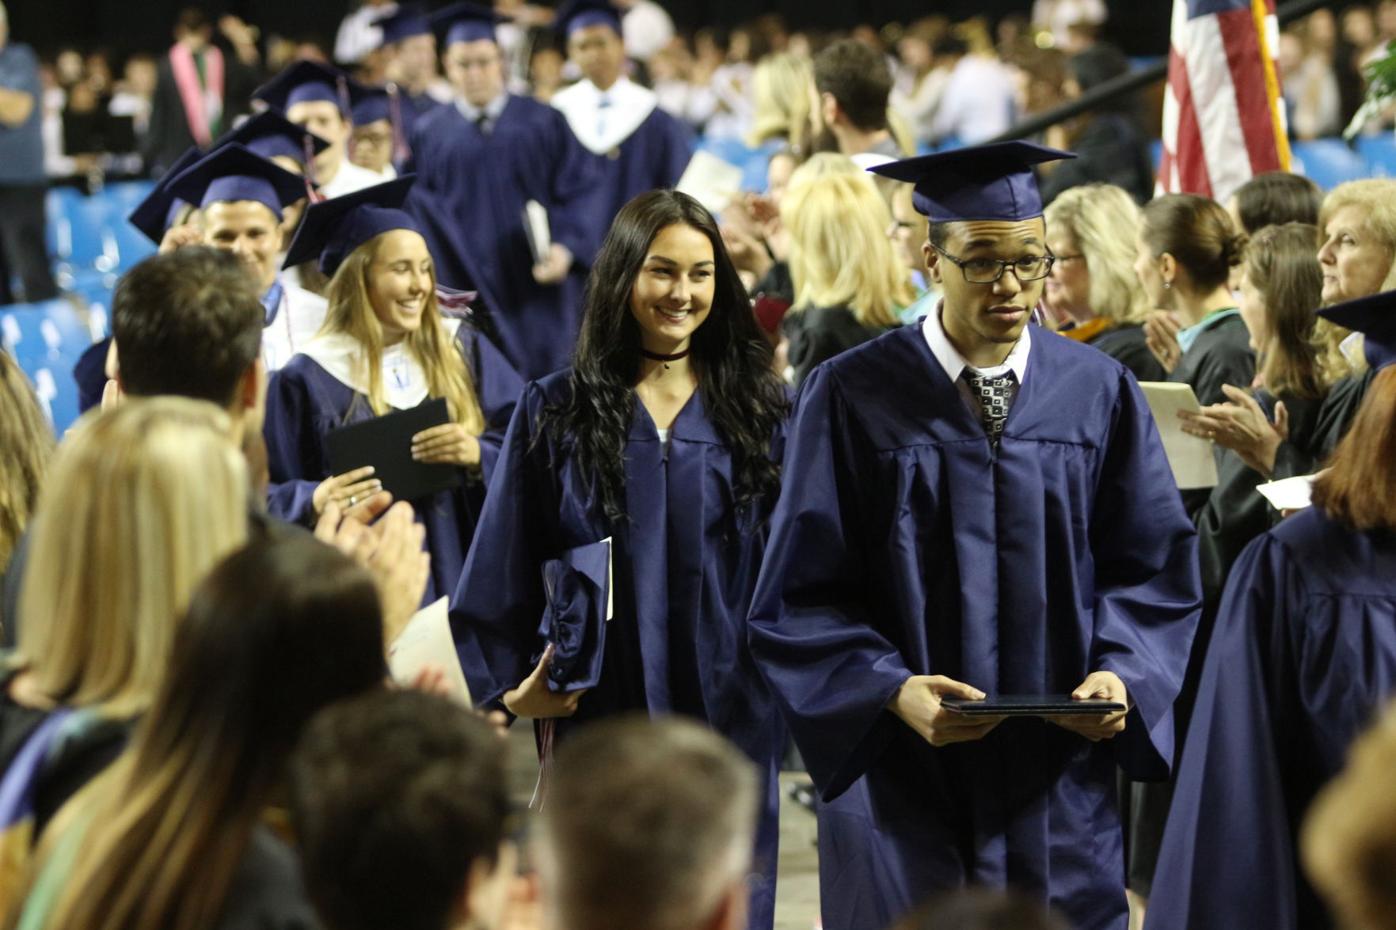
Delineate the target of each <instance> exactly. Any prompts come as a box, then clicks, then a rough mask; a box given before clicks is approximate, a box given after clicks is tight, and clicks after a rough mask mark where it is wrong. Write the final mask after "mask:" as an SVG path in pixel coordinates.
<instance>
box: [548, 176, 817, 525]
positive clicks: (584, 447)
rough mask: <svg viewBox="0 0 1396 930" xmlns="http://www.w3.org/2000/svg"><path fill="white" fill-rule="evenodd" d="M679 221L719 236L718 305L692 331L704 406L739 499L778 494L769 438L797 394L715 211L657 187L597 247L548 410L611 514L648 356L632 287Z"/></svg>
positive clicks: (619, 217)
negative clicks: (565, 383) (789, 389)
mask: <svg viewBox="0 0 1396 930" xmlns="http://www.w3.org/2000/svg"><path fill="white" fill-rule="evenodd" d="M674 225H684V226H691V227H693V228H694V229H696V230H698V231H699V232H701V233H702V234H703V235H705V236H707V237H708V241H709V242H711V243H712V246H713V260H714V263H715V265H716V271H715V274H714V278H713V281H714V285H715V286H714V291H713V302H712V308H711V310H710V312H709V314H708V317H707V319H706V320H704V321H703V324H702V325H701V326H699V327H698V329H697V330H696V331H695V332H694V333H693V338H692V352H691V355H690V356H689V357H690V358H691V359H692V364H693V366H694V369H695V371H696V373H697V376H698V392H699V395H700V397H701V398H702V401H703V408H704V410H705V411H706V412H707V415H708V417H709V419H710V420H711V421H712V424H713V426H714V427H715V429H716V430H717V434H718V435H719V436H720V437H721V438H722V439H723V441H724V442H726V443H727V445H728V447H729V448H730V449H731V451H732V464H733V484H734V490H735V494H736V504H737V507H738V508H739V509H741V508H743V507H746V506H748V505H750V504H752V503H754V502H755V501H757V500H758V499H760V498H762V497H765V496H766V495H774V494H775V492H776V491H777V489H778V488H779V486H780V466H779V465H778V464H777V463H776V462H774V461H773V460H772V459H771V454H770V448H771V440H772V437H773V436H774V435H775V430H776V428H777V427H778V426H779V425H780V423H781V422H782V421H783V420H784V419H785V417H786V416H787V415H788V414H789V409H790V404H789V401H788V399H787V397H786V393H785V387H784V385H783V383H782V382H781V380H780V379H779V378H778V377H777V376H776V374H775V371H774V369H773V368H772V364H771V351H772V350H771V345H770V343H769V342H767V341H766V338H765V337H764V336H763V335H762V333H761V329H760V327H759V326H758V325H757V322H756V316H755V314H753V313H752V310H751V300H750V299H749V298H748V297H747V293H746V288H745V287H743V286H742V282H741V279H740V278H739V277H738V276H737V270H736V268H734V267H733V265H732V260H731V259H730V258H729V257H728V255H727V250H726V249H725V248H724V247H723V244H722V235H721V233H719V232H718V229H717V223H716V222H715V221H714V220H713V217H712V214H711V213H709V212H708V211H707V210H706V209H704V208H703V206H702V205H701V204H699V203H698V201H696V200H694V199H693V198H692V197H690V196H688V195H687V194H682V193H679V192H678V191H672V190H655V191H650V192H648V193H645V194H640V195H639V196H638V197H636V198H634V199H633V200H631V201H630V202H629V203H627V204H626V205H625V206H624V207H623V208H622V209H621V211H620V213H618V214H616V219H615V222H613V223H612V224H611V231H610V232H609V233H608V234H607V235H606V241H605V242H604V243H603V244H602V246H601V251H600V252H598V253H597V256H596V261H595V263H594V264H593V265H592V268H591V277H590V278H589V279H588V280H587V288H586V301H585V313H584V314H583V317H582V331H581V335H580V337H579V338H578V340H577V349H576V352H575V354H574V355H573V358H572V378H571V388H572V390H571V392H570V396H569V397H568V398H567V400H566V401H565V402H564V403H562V404H559V405H557V406H555V407H550V408H549V409H548V410H546V411H545V413H544V421H545V423H546V424H547V428H548V429H550V430H551V432H552V434H553V435H554V436H555V437H556V438H562V437H564V436H566V437H570V438H571V440H572V442H573V444H574V449H575V454H576V456H577V463H578V465H579V466H580V467H581V469H582V471H583V473H584V474H590V475H595V481H596V485H595V489H596V493H597V496H598V499H599V501H600V503H601V506H602V508H603V509H604V511H605V513H606V516H607V518H609V519H610V520H612V521H613V522H617V521H619V520H621V519H623V518H624V516H625V441H626V436H627V435H628V434H629V432H630V421H631V418H632V417H633V416H634V414H635V404H636V403H637V399H636V396H635V380H636V378H637V377H638V376H639V372H640V363H641V354H640V324H639V323H637V322H636V321H635V317H634V316H633V315H632V314H631V312H630V294H631V291H632V289H633V288H634V286H635V279H636V278H637V277H638V276H639V273H640V268H641V266H642V265H643V264H644V262H645V256H646V255H647V254H648V253H649V247H650V244H651V243H652V242H654V239H655V237H656V236H657V235H659V233H660V231H661V230H663V229H664V228H665V227H668V226H674Z"/></svg>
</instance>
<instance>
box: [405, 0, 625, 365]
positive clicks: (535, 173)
mask: <svg viewBox="0 0 1396 930" xmlns="http://www.w3.org/2000/svg"><path fill="white" fill-rule="evenodd" d="M498 20H499V17H498V16H497V15H496V14H495V13H494V12H493V11H491V10H488V9H485V8H482V7H477V6H474V5H473V4H455V5H453V6H451V7H448V8H446V9H445V10H442V11H441V12H440V13H438V14H436V16H435V17H434V21H435V22H437V23H438V24H439V25H440V27H441V28H442V29H443V31H444V32H445V35H446V41H445V48H446V59H445V60H446V73H447V75H448V76H449V77H450V79H451V82H452V84H453V85H454V86H455V88H456V91H457V93H458V95H459V96H458V97H457V99H456V101H455V103H454V104H453V105H447V106H442V107H440V108H438V109H436V110H433V111H432V112H430V113H429V114H427V115H425V116H422V117H421V118H419V119H418V120H417V121H416V123H415V125H414V129H413V133H412V139H411V146H412V152H413V160H414V165H415V171H416V172H417V177H418V183H417V186H416V187H415V189H414V190H413V192H412V195H411V197H410V198H409V200H408V207H407V209H408V210H409V212H411V213H412V214H413V215H414V216H416V217H417V219H418V221H419V223H420V225H421V228H422V231H423V234H424V235H425V236H426V237H427V243H428V245H430V247H431V251H432V254H433V255H434V256H436V259H437V261H438V263H439V266H440V279H441V281H442V282H443V283H445V284H448V285H450V286H451V287H458V288H470V289H472V290H476V291H478V292H479V294H480V299H481V301H482V302H483V304H484V309H485V312H486V320H487V325H488V326H489V328H490V330H491V332H492V334H493V335H494V336H495V338H496V339H497V340H498V343H499V347H500V348H501V349H502V350H503V351H504V354H505V355H506V356H508V358H509V360H510V361H511V362H513V363H514V366H515V368H517V369H518V371H519V373H520V374H521V375H523V376H524V377H526V378H541V377H542V376H543V375H545V374H548V373H549V372H552V371H556V370H557V369H559V368H562V367H563V366H565V365H566V364H567V359H568V358H569V357H570V356H571V354H572V349H573V347H574V346H575V345H576V340H577V327H578V325H579V321H580V318H581V306H582V289H583V286H584V284H585V275H586V269H587V268H588V267H590V265H591V260H592V256H593V255H594V254H595V252H596V246H597V244H598V243H599V242H600V240H601V235H600V233H602V232H604V230H605V226H604V225H602V226H601V227H600V229H599V230H598V229H597V227H596V225H595V223H596V220H595V218H594V216H593V213H592V210H593V207H592V206H591V204H592V201H593V199H594V196H595V191H596V189H597V184H598V183H599V181H600V176H599V172H598V171H597V168H596V165H595V164H593V161H592V159H591V156H590V155H588V154H587V152H586V150H585V149H583V148H582V147H581V145H580V144H579V143H578V142H577V139H576V137H575V136H573V135H572V132H571V130H569V129H568V128H567V121H566V120H565V119H563V117H562V114H560V113H558V112H557V111H556V110H553V109H551V108H550V107H548V106H546V105H544V104H541V103H539V102H538V101H536V100H533V99H531V98H528V97H519V96H516V95H514V94H510V93H508V92H506V91H505V87H504V59H503V57H502V56H501V54H500V50H499V44H498V42H497V41H496V40H495V31H494V30H495V25H496V23H497V21H498ZM529 201H535V202H537V203H538V204H539V205H541V206H542V208H543V210H544V211H545V212H546V214H547V220H548V226H549V227H550V232H551V242H550V243H549V245H548V247H547V251H546V252H545V253H544V254H542V255H540V256H536V257H535V255H534V254H533V251H532V249H531V248H530V241H529V237H528V234H527V233H526V232H525V226H524V222H525V221H524V210H525V206H526V205H527V204H528V202H529ZM611 215H612V214H610V213H608V214H607V215H606V222H609V219H610V216H611Z"/></svg>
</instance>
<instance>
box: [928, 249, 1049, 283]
mask: <svg viewBox="0 0 1396 930" xmlns="http://www.w3.org/2000/svg"><path fill="white" fill-rule="evenodd" d="M931 248H933V249H935V250H936V251H937V252H939V253H940V254H941V255H944V256H945V257H946V258H947V259H949V260H950V261H952V262H954V263H955V264H957V265H959V266H960V272H961V273H962V274H963V275H964V276H965V280H966V281H967V282H969V283H970V284H994V283H997V281H998V279H999V278H1002V277H1003V273H1004V272H1005V271H1007V270H1009V269H1012V270H1013V276H1014V277H1015V278H1017V279H1018V281H1019V282H1024V281H1040V280H1042V279H1043V278H1045V277H1047V275H1048V274H1049V273H1051V271H1052V263H1053V262H1055V261H1056V260H1057V257H1056V256H1055V255H1053V254H1052V253H1051V252H1048V253H1047V254H1046V255H1024V256H1022V257H1021V258H1015V259H1013V260H1012V261H1001V260H1000V259H997V258H971V259H963V258H956V257H955V256H954V255H951V254H950V253H949V252H947V251H945V250H944V249H942V248H941V247H940V246H938V245H936V244H935V243H934V242H932V243H931Z"/></svg>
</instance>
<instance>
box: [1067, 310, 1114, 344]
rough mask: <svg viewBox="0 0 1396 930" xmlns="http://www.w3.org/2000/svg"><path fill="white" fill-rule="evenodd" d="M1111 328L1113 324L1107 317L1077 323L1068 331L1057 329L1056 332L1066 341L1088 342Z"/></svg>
mask: <svg viewBox="0 0 1396 930" xmlns="http://www.w3.org/2000/svg"><path fill="white" fill-rule="evenodd" d="M1113 327H1114V324H1113V323H1112V322H1111V321H1110V320H1109V319H1108V318H1107V317H1103V316H1098V317H1096V318H1095V319H1094V320H1087V321H1086V322H1085V323H1078V324H1076V325H1075V326H1073V327H1071V328H1070V329H1059V330H1057V332H1058V333H1060V334H1061V335H1063V336H1065V337H1066V338H1068V339H1075V340H1076V341H1077V342H1090V341H1091V340H1092V339H1094V338H1095V337H1096V336H1099V335H1100V334H1101V333H1103V332H1105V331H1106V330H1107V329H1112V328H1113Z"/></svg>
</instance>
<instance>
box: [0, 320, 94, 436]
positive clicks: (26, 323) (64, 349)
mask: <svg viewBox="0 0 1396 930" xmlns="http://www.w3.org/2000/svg"><path fill="white" fill-rule="evenodd" d="M92 341H93V340H92V337H91V335H90V333H89V332H88V329H87V326H86V324H85V323H84V322H83V320H82V318H81V316H80V315H79V313H78V312H77V310H76V309H75V308H74V306H73V304H72V303H70V302H69V301H67V300H61V299H60V300H50V301H46V302H44V303H37V304H13V305H11V306H8V307H6V308H4V310H3V311H2V312H0V344H2V345H3V348H4V349H5V350H6V351H8V352H9V353H10V354H11V355H13V356H14V358H15V360H16V361H18V362H19V366H20V368H22V369H23V370H24V372H25V373H26V374H28V375H29V378H30V380H32V381H33V382H34V387H35V389H36V392H37V394H38V396H39V402H40V404H41V405H42V406H43V408H44V410H45V412H46V413H47V414H48V416H49V419H50V421H52V423H53V425H54V428H55V430H56V431H57V432H58V433H59V434H60V435H61V434H62V433H63V431H64V430H66V429H67V428H68V427H69V426H70V425H72V422H73V420H75V419H77V415H78V391H77V385H76V383H74V381H73V366H74V365H75V364H77V360H78V358H79V356H81V355H82V353H83V352H84V351H86V349H87V347H88V346H90V345H91V344H92Z"/></svg>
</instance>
